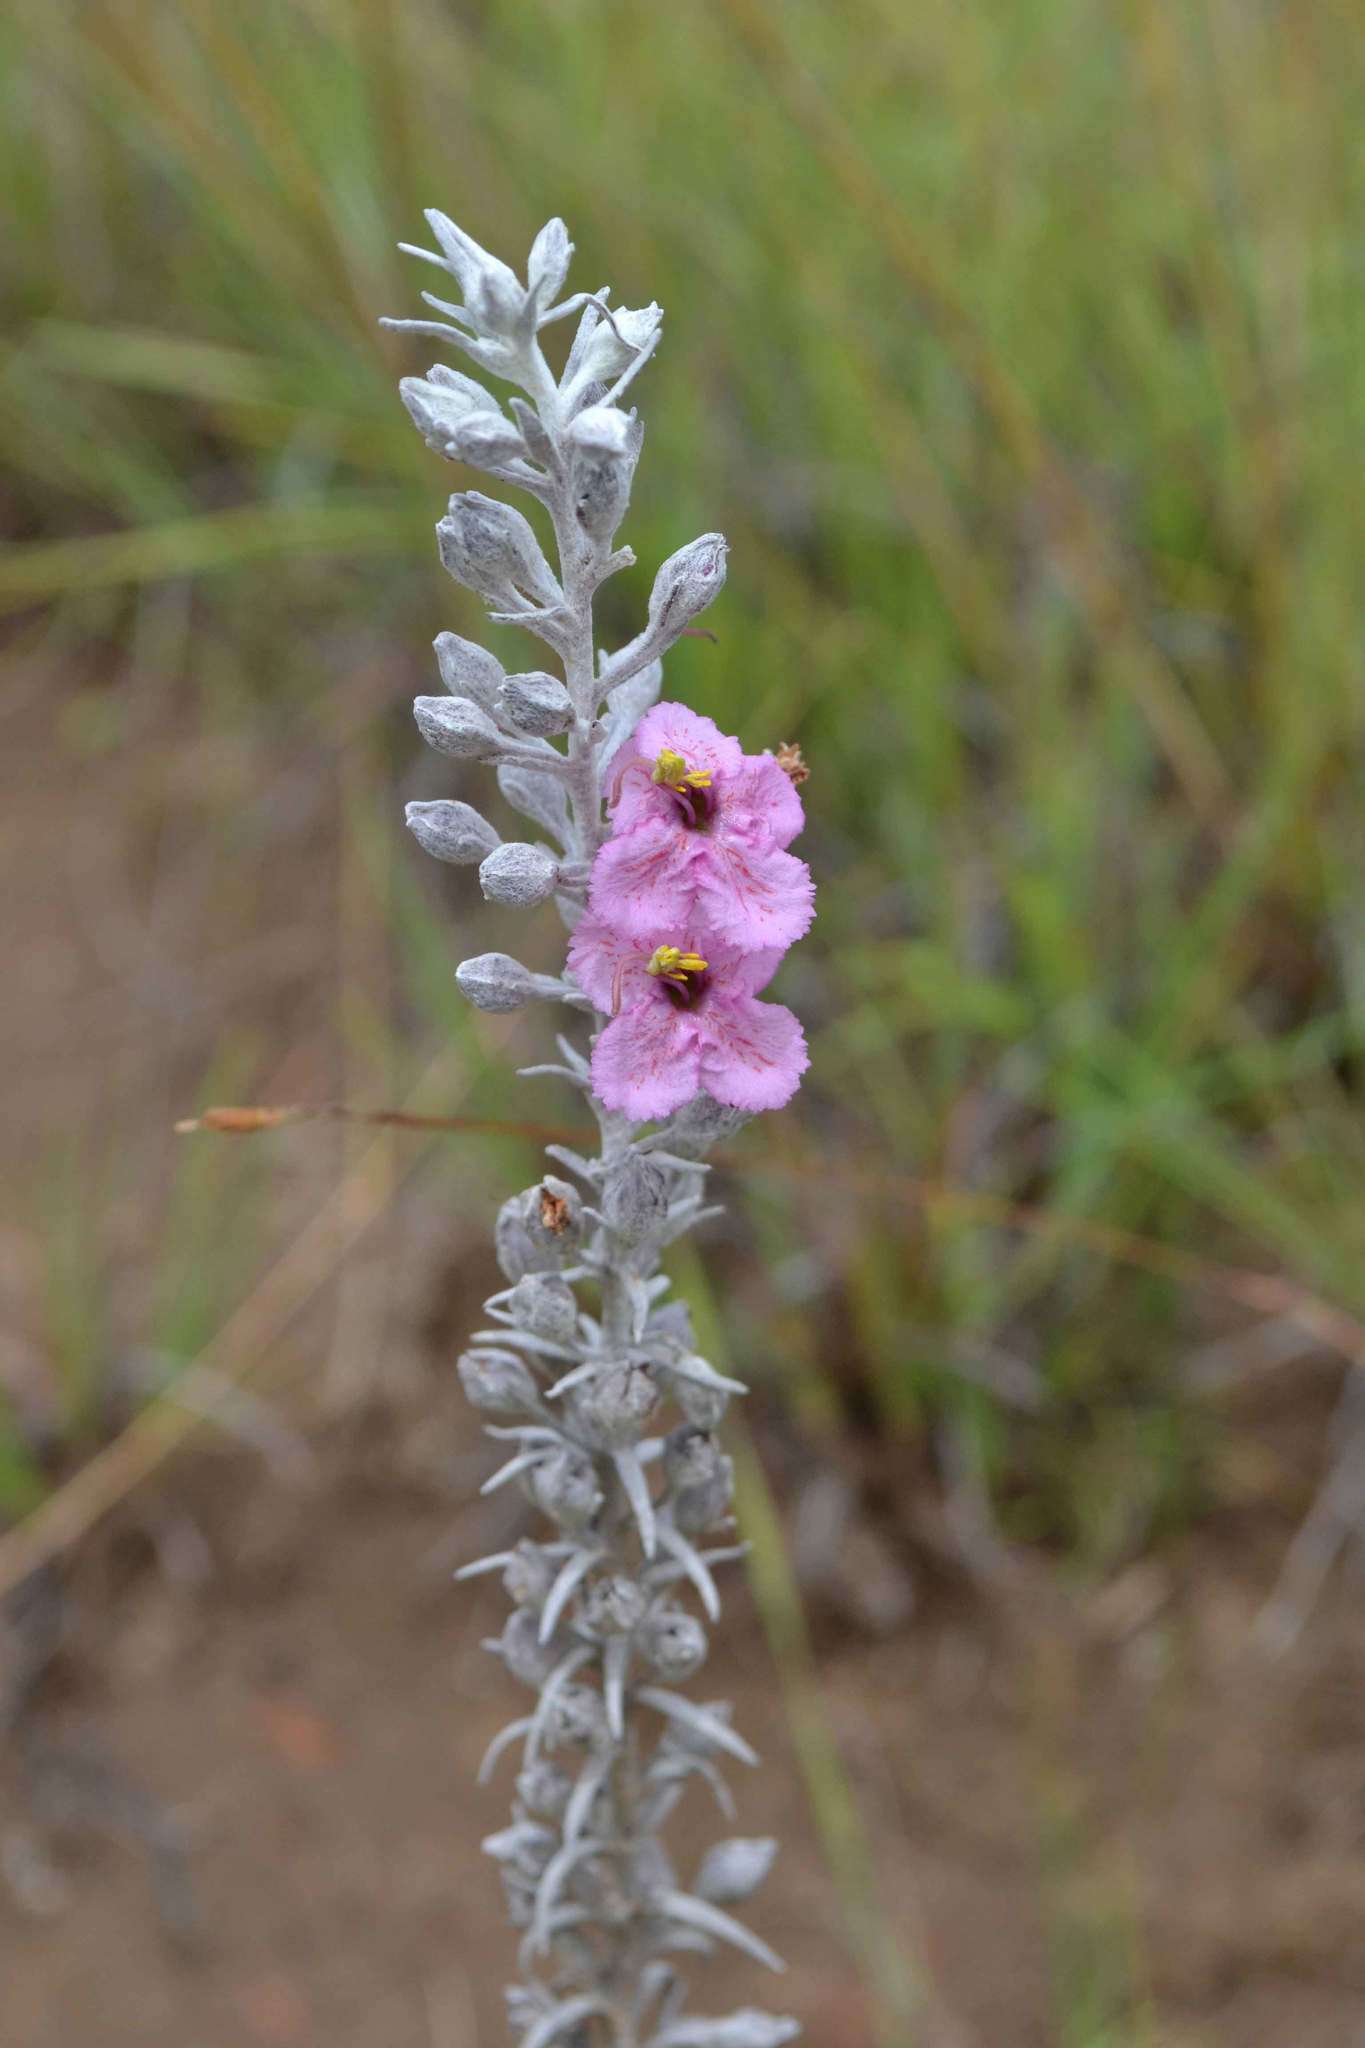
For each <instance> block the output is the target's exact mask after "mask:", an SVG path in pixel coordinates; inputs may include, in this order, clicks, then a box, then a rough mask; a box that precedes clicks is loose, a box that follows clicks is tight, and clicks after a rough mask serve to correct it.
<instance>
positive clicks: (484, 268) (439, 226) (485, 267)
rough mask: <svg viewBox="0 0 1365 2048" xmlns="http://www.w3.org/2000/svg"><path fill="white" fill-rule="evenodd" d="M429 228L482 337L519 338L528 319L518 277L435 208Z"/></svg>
mask: <svg viewBox="0 0 1365 2048" xmlns="http://www.w3.org/2000/svg"><path fill="white" fill-rule="evenodd" d="M426 218H427V225H428V226H429V227H430V229H431V232H432V233H433V235H435V237H436V240H437V241H438V242H439V243H440V245H441V254H442V255H443V256H444V257H445V262H446V268H447V269H448V270H449V271H450V273H451V275H452V276H453V277H454V278H456V279H457V281H458V283H459V286H460V290H461V291H462V292H463V294H464V304H465V311H466V313H467V314H468V315H469V317H470V319H471V321H472V322H473V324H474V326H475V328H476V329H477V330H478V332H479V333H480V334H492V335H499V336H504V335H505V336H515V335H517V334H518V333H519V331H520V329H521V327H522V325H523V324H524V322H525V318H526V291H525V288H524V286H523V285H521V284H520V283H519V282H518V280H517V276H516V273H515V272H514V271H512V270H511V269H509V268H508V266H507V264H505V263H503V262H501V261H500V260H499V258H498V257H496V256H490V255H489V253H488V251H487V250H486V249H481V248H480V247H479V244H478V243H477V242H476V241H475V240H474V237H473V236H472V235H467V234H466V233H465V231H464V229H463V228H459V227H456V225H455V223H454V221H453V220H450V219H448V218H447V216H446V215H445V214H444V213H439V212H437V210H436V208H435V207H428V209H427V214H426Z"/></svg>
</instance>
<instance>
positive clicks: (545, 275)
mask: <svg viewBox="0 0 1365 2048" xmlns="http://www.w3.org/2000/svg"><path fill="white" fill-rule="evenodd" d="M572 255H573V243H572V242H571V241H570V240H569V230H568V229H567V228H566V227H565V225H564V223H563V221H562V220H560V219H559V218H558V217H556V218H555V219H554V220H547V221H546V223H545V225H544V227H543V228H542V229H541V231H540V233H539V234H538V235H537V236H536V238H535V240H534V242H532V244H531V253H530V255H529V256H528V257H527V259H526V284H527V289H528V290H529V292H530V294H531V297H532V298H533V299H534V300H535V303H536V310H537V311H538V312H542V313H543V312H544V310H545V308H546V307H547V306H552V305H553V304H554V302H555V300H556V299H557V298H558V297H559V289H560V286H561V285H562V284H563V282H564V280H565V278H566V277H567V276H568V274H569V258H570V257H571V256H572Z"/></svg>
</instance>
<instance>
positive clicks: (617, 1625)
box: [579, 1573, 649, 1640]
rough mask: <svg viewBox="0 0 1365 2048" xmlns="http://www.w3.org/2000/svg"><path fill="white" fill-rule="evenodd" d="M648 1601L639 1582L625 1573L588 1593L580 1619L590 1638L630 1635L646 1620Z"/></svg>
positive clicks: (584, 1598) (608, 1579)
mask: <svg viewBox="0 0 1365 2048" xmlns="http://www.w3.org/2000/svg"><path fill="white" fill-rule="evenodd" d="M648 1604H649V1603H648V1600H647V1598H646V1596H645V1594H644V1593H643V1592H642V1591H641V1588H640V1586H639V1584H638V1582H637V1581H636V1580H635V1579H630V1578H627V1577H626V1576H625V1574H624V1573H613V1574H612V1576H611V1577H610V1578H607V1579H599V1580H598V1581H597V1584H596V1585H595V1586H593V1587H591V1588H590V1589H589V1591H588V1592H587V1593H585V1594H584V1596H583V1600H582V1602H581V1604H580V1609H579V1619H580V1620H581V1622H582V1624H583V1627H584V1628H585V1629H586V1630H587V1631H588V1634H589V1635H592V1636H596V1637H598V1638H599V1640H600V1639H601V1638H602V1637H605V1636H628V1635H629V1634H630V1633H631V1630H632V1629H636V1628H638V1627H639V1626H640V1623H641V1622H642V1621H643V1620H644V1618H645V1611H646V1608H647V1607H648Z"/></svg>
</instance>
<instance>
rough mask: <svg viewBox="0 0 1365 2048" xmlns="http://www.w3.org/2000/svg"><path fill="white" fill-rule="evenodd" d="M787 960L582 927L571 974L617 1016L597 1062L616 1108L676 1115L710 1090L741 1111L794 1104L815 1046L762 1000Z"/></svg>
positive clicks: (707, 943)
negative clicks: (810, 1048)
mask: <svg viewBox="0 0 1365 2048" xmlns="http://www.w3.org/2000/svg"><path fill="white" fill-rule="evenodd" d="M781 957H782V948H781V947H769V948H766V949H764V950H763V951H761V952H753V953H741V952H740V951H739V950H738V949H737V948H736V947H734V946H730V945H726V944H722V943H718V942H717V941H716V940H714V939H705V940H703V941H701V943H700V945H699V946H698V945H694V944H693V942H692V941H691V940H690V939H687V940H681V939H680V940H679V942H678V943H677V944H676V945H674V944H670V945H661V946H652V945H651V944H649V943H648V942H647V943H645V944H643V945H642V944H641V943H640V941H639V940H637V939H632V938H631V937H629V936H628V935H627V934H625V933H622V932H619V931H613V930H612V929H611V928H610V926H608V925H606V924H604V923H603V921H602V920H601V919H600V918H598V917H594V916H593V915H592V913H591V912H589V913H588V915H587V916H586V917H584V918H582V919H581V920H580V921H579V925H578V929H577V930H576V931H575V933H574V935H573V939H572V941H571V943H570V946H569V970H570V972H571V973H572V974H573V976H574V978H575V979H576V981H577V982H578V985H579V987H580V988H581V989H582V990H583V993H584V994H585V995H586V996H587V997H588V998H589V999H590V1001H592V1002H593V1003H595V1004H596V1006H597V1008H598V1009H599V1010H605V1011H609V1012H612V1013H614V1014H613V1015H612V1020H611V1022H610V1024H608V1025H607V1026H606V1028H605V1029H604V1030H603V1031H602V1033H601V1034H600V1036H599V1037H598V1040H597V1043H596V1045H595V1046H594V1048H593V1055H592V1084H593V1087H594V1089H595V1090H596V1092H597V1094H598V1095H599V1096H600V1098H601V1100H602V1101H603V1102H604V1103H605V1104H606V1105H607V1108H608V1109H619V1110H623V1111H624V1112H625V1113H626V1115H628V1116H633V1117H660V1116H668V1115H669V1114H671V1112H672V1111H673V1110H675V1109H681V1107H682V1105H683V1103H685V1102H690V1101H691V1099H692V1097H693V1096H694V1095H697V1094H700V1093H701V1092H702V1091H703V1090H704V1091H705V1093H706V1094H708V1095H711V1096H714V1098H715V1100H716V1101H717V1102H723V1103H726V1104H728V1105H729V1106H730V1107H731V1108H732V1109H748V1110H759V1109H780V1108H781V1107H782V1104H783V1103H784V1102H789V1101H790V1100H791V1097H792V1096H793V1095H794V1094H795V1093H796V1090H797V1086H798V1084H799V1082H800V1079H801V1076H802V1074H803V1073H804V1072H805V1070H806V1068H807V1066H808V1065H809V1061H808V1059H807V1056H806V1041H805V1038H804V1036H803V1034H802V1031H801V1026H800V1025H799V1024H798V1023H797V1021H796V1019H795V1017H793V1015H792V1013H791V1011H790V1010H788V1009H784V1008H783V1006H782V1004H781V1003H760V1002H758V1001H757V1000H756V998H757V996H758V992H759V990H760V989H761V988H765V987H766V986H767V984H768V982H769V981H770V980H771V979H772V977H773V975H774V973H775V972H776V970H777V964H778V962H779V960H780V959H781Z"/></svg>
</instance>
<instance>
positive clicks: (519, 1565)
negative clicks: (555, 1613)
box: [502, 1536, 555, 1608]
mask: <svg viewBox="0 0 1365 2048" xmlns="http://www.w3.org/2000/svg"><path fill="white" fill-rule="evenodd" d="M554 1580H555V1566H554V1563H553V1561H552V1559H550V1558H548V1557H547V1556H546V1555H545V1552H544V1551H543V1550H542V1549H541V1547H540V1545H539V1544H538V1543H532V1542H531V1540H530V1538H529V1537H528V1536H523V1537H522V1539H521V1541H520V1543H518V1544H517V1546H516V1548H515V1550H513V1552H512V1555H511V1556H510V1557H509V1558H508V1560H507V1563H506V1564H505V1565H504V1567H503V1573H502V1583H503V1586H504V1587H505V1589H506V1592H507V1597H508V1599H509V1600H515V1601H516V1603H517V1605H518V1606H519V1607H535V1608H540V1607H543V1606H544V1605H545V1599H546V1595H547V1594H548V1593H549V1590H550V1588H551V1586H552V1585H553V1584H554Z"/></svg>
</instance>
